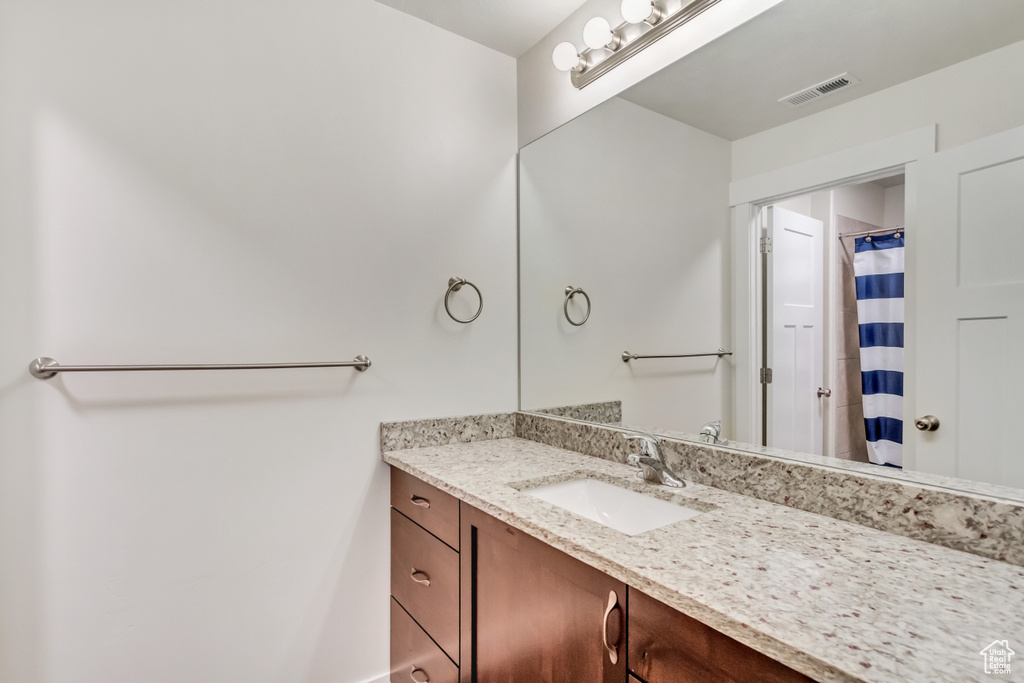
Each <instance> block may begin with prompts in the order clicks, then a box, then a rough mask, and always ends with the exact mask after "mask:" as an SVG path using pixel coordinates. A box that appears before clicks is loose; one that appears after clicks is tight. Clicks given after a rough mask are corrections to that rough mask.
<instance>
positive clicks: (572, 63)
mask: <svg viewBox="0 0 1024 683" xmlns="http://www.w3.org/2000/svg"><path fill="white" fill-rule="evenodd" d="M551 61H552V62H554V63H555V68H556V69H558V70H559V71H572V70H573V69H578V68H579V66H580V61H581V60H580V53H579V52H577V51H576V46H575V45H573V44H572V43H559V44H558V45H555V49H554V51H553V52H552V53H551Z"/></svg>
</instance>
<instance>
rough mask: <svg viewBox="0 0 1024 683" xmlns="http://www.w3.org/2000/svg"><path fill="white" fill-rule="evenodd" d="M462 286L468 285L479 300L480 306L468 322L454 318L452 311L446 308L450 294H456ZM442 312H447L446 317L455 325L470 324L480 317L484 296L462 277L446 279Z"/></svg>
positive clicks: (477, 288)
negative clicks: (446, 287)
mask: <svg viewBox="0 0 1024 683" xmlns="http://www.w3.org/2000/svg"><path fill="white" fill-rule="evenodd" d="M462 285H469V286H470V287H472V288H473V289H474V290H476V296H477V298H478V299H480V305H479V306H477V309H476V314H475V315H474V316H473V317H472V318H470V319H469V320H463V319H462V318H456V317H455V315H454V314H453V313H452V309H451V308H449V307H448V299H449V298H450V297H451V295H452V292H457V291H459V290H460V289H462ZM444 310H445V311H447V312H448V317H449V318H451V319H452V320H454V321H455V322H457V323H463V324H466V323H471V322H473V321H474V320H476V319H477V318H479V317H480V312H481V311H482V310H484V295H483V294H481V293H480V288H479V287H477V286H476V285H474V284H473V283H472V282H470V281H469V280H467V279H466V278H463V277H458V276H455V277H452V278H449V279H448V291H447V292H445V293H444Z"/></svg>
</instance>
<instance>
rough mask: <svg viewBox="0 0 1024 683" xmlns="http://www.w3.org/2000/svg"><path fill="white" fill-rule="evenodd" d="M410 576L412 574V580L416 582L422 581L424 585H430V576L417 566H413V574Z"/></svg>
mask: <svg viewBox="0 0 1024 683" xmlns="http://www.w3.org/2000/svg"><path fill="white" fill-rule="evenodd" d="M410 576H412V580H413V581H415V582H416V583H422V584H423V585H424V586H429V585H430V577H429V576H428V575H427V573H426V572H421V571H420V570H419V569H416V567H413V568H412V574H410Z"/></svg>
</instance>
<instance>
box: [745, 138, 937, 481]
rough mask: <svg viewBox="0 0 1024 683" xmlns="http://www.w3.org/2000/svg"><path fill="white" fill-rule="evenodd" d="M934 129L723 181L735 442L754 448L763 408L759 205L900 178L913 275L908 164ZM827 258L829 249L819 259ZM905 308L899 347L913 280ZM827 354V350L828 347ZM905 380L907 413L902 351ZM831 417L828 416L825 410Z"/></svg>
mask: <svg viewBox="0 0 1024 683" xmlns="http://www.w3.org/2000/svg"><path fill="white" fill-rule="evenodd" d="M935 135H936V125H935V124H930V125H927V126H923V127H921V128H918V129H915V130H911V131H908V132H906V133H901V134H899V135H894V136H891V137H888V138H884V139H881V140H876V141H874V142H869V143H865V144H862V145H858V146H856V147H851V148H849V149H845V150H842V151H839V152H833V153H831V154H826V155H823V156H820V157H817V158H815V159H811V160H808V161H804V162H801V163H798V164H794V165H792V166H786V167H783V168H779V169H775V170H772V171H768V172H767V173H764V174H761V175H758V176H753V177H751V178H746V179H743V180H737V181H733V182H732V183H730V184H729V205H730V207H731V209H732V240H731V242H732V272H733V278H732V280H733V295H732V296H733V352H734V355H733V362H734V364H735V368H734V373H733V378H734V382H735V385H734V387H733V398H734V400H733V415H732V423H733V425H735V436H734V438H735V439H736V440H737V441H740V442H746V443H751V444H755V443H759V442H760V436H761V428H762V424H763V417H762V415H763V409H764V406H763V403H762V401H761V385H760V381H759V380H758V371H759V369H760V368H761V367H762V360H763V359H762V357H761V355H762V354H761V348H760V328H761V325H762V324H763V321H762V320H761V301H762V297H763V292H762V286H761V259H760V253H759V248H758V247H759V245H758V241H759V240H758V238H759V236H760V221H759V215H760V211H761V208H762V207H764V206H767V205H769V204H772V203H774V202H778V201H781V200H783V199H788V198H790V197H795V196H798V195H802V194H808V193H811V192H817V191H819V190H826V189H830V188H833V187H837V186H842V185H851V184H856V183H862V182H869V181H871V180H877V179H878V178H883V177H886V176H890V175H894V174H896V173H899V172H900V171H901V170H902V171H903V172H904V173H905V174H906V200H905V201H906V216H905V221H904V222H905V228H906V229H907V231H908V234H909V237H908V239H907V244H906V269H907V271H908V272H910V273H913V272H914V266H915V263H916V245H915V241H914V236H915V235H916V234H917V233H916V228H917V173H916V168H915V164H914V162H915V161H917V160H918V159H921V158H924V157H926V156H930V155H932V154H934V153H935V151H936V145H935V140H936V137H935ZM830 257H831V249H828V250H827V253H826V258H830ZM835 279H836V275H835V269H832V272H831V273H830V275H829V288H830V290H831V289H832V288H834V287H835V286H836V282H835ZM906 292H907V308H906V333H905V347H906V348H911V349H912V348H914V345H915V343H916V329H915V324H914V321H915V317H916V310H915V308H914V306H915V302H916V296H915V295H916V292H915V291H914V281H913V277H908V278H907V284H906ZM829 317H830V320H829V321H828V323H827V328H826V329H827V330H828V331H829V335H828V336H829V340H830V341H829V344H830V345H833V344H834V343H835V334H834V330H833V329H832V327H833V325H834V320H833V319H834V316H829ZM829 353H830V354H834V351H832V350H830V352H829ZM825 370H826V373H828V374H827V375H826V381H831V379H832V378H831V372H832V369H831V368H827V367H826V369H825ZM904 376H905V377H906V381H905V382H904V385H905V386H906V387H908V388H909V389H910V390H909V391H907V390H906V389H905V390H904V391H905V395H904V397H903V399H904V406H905V412H906V414H907V415H913V414H914V405H915V400H914V399H915V396H914V391H913V387H914V379H915V377H916V375H915V366H914V358H913V354H912V353H911V354H908V355H907V358H906V361H905V367H904ZM830 412H831V411H830ZM903 465H904V467H906V468H909V469H913V467H914V443H913V440H910V441H909V442H908V443H904V456H903Z"/></svg>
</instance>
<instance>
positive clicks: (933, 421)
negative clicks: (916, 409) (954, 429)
mask: <svg viewBox="0 0 1024 683" xmlns="http://www.w3.org/2000/svg"><path fill="white" fill-rule="evenodd" d="M914 426H915V427H917V428H918V429H920V430H921V431H922V432H934V431H935V430H936V429H938V428H939V418H937V417H935V416H934V415H925V416H924V417H919V418H917V419H916V420H914Z"/></svg>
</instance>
